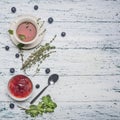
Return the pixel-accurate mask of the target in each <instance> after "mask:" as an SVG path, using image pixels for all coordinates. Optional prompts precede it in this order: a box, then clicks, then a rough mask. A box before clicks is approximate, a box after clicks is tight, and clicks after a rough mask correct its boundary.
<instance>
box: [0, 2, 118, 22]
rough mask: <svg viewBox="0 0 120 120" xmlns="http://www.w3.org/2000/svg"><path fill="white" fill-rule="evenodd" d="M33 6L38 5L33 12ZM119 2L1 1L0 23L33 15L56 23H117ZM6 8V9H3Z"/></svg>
mask: <svg viewBox="0 0 120 120" xmlns="http://www.w3.org/2000/svg"><path fill="white" fill-rule="evenodd" d="M34 4H38V5H39V9H38V11H34V9H33V6H34ZM119 4H120V1H119V0H100V1H97V2H96V1H95V0H90V1H89V0H74V1H73V0H65V1H64V0H59V1H56V0H52V1H50V0H45V1H41V0H21V1H20V2H18V1H16V0H12V1H10V0H9V1H8V0H1V1H0V6H1V10H2V11H1V22H5V21H9V20H10V19H13V17H15V16H16V15H21V14H34V15H36V16H40V17H42V18H43V19H44V20H47V18H48V17H49V16H52V17H53V18H54V19H55V20H56V21H64V22H65V21H72V22H73V21H84V22H85V21H91V22H92V21H96V22H99V21H103V22H106V21H107V22H116V21H119V18H120V15H119ZM5 6H7V7H5ZM12 6H16V7H17V14H16V15H15V14H14V15H13V14H11V11H10V8H11V7H12Z"/></svg>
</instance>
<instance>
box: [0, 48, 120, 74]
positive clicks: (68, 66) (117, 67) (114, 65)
mask: <svg viewBox="0 0 120 120" xmlns="http://www.w3.org/2000/svg"><path fill="white" fill-rule="evenodd" d="M15 53H16V52H15V49H14V48H11V50H10V51H5V50H4V49H3V50H2V51H1V54H0V58H1V59H0V62H1V63H2V64H1V65H0V68H1V70H0V72H2V74H3V75H4V74H5V75H6V74H7V75H9V68H11V67H14V68H15V69H16V73H19V72H21V71H20V68H21V66H22V64H21V60H20V59H15ZM119 53H120V51H119V49H118V50H112V49H110V50H104V49H103V50H100V49H91V50H89V49H88V50H87V49H66V50H64V49H63V50H62V49H57V52H56V53H54V54H52V55H51V56H50V57H49V58H48V59H46V60H45V61H44V62H43V63H42V64H41V69H42V70H44V69H45V68H46V67H49V68H51V69H53V71H54V72H56V73H59V74H60V75H70V76H71V75H80V76H85V75H87V76H92V75H93V76H94V75H97V76H106V75H107V76H108V75H120V54H119ZM29 54H30V51H26V52H25V54H24V56H25V58H26V57H27V56H28V55H29ZM5 56H11V57H10V58H9V62H8V57H5ZM13 61H14V64H13ZM31 70H32V69H31ZM32 71H33V70H32ZM32 71H31V72H32ZM39 75H43V74H42V73H41V72H40V74H39Z"/></svg>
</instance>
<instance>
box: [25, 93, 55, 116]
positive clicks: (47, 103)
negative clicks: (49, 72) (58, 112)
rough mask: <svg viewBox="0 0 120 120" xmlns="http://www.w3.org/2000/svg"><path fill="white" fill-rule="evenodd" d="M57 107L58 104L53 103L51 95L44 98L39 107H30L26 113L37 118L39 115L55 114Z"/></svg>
mask: <svg viewBox="0 0 120 120" xmlns="http://www.w3.org/2000/svg"><path fill="white" fill-rule="evenodd" d="M56 107H57V104H56V103H55V102H53V100H52V99H51V97H50V95H46V96H44V97H42V101H41V102H39V103H38V105H30V106H29V108H28V109H23V110H25V113H26V114H28V115H30V116H31V117H36V116H38V115H39V114H40V115H43V113H51V112H54V109H55V108H56Z"/></svg>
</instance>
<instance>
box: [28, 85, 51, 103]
mask: <svg viewBox="0 0 120 120" xmlns="http://www.w3.org/2000/svg"><path fill="white" fill-rule="evenodd" d="M48 86H49V85H47V86H46V87H44V88H43V89H42V91H41V92H40V93H38V95H37V96H36V97H34V98H33V100H32V101H31V102H30V104H33V103H34V102H35V101H36V100H37V99H38V97H39V96H40V95H41V94H42V93H43V92H44V91H45V90H46V89H47V87H48Z"/></svg>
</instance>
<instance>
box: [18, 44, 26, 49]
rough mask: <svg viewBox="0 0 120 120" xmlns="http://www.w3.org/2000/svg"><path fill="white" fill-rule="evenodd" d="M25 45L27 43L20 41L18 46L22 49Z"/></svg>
mask: <svg viewBox="0 0 120 120" xmlns="http://www.w3.org/2000/svg"><path fill="white" fill-rule="evenodd" d="M24 46H25V45H24V44H22V43H19V44H18V45H17V47H18V48H19V49H20V50H21V49H22V48H23V47H24Z"/></svg>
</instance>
